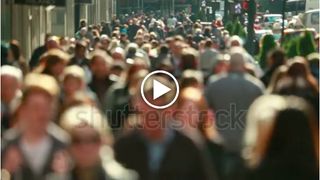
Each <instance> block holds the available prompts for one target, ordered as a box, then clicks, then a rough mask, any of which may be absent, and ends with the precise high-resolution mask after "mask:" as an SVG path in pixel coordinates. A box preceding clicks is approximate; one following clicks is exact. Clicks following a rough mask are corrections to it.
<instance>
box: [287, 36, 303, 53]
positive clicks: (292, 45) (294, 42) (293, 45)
mask: <svg viewBox="0 0 320 180" xmlns="http://www.w3.org/2000/svg"><path fill="white" fill-rule="evenodd" d="M299 40H300V38H299V37H297V38H293V39H291V40H288V41H287V42H286V43H285V45H284V49H285V50H286V54H287V57H288V58H293V57H295V56H298V55H299V52H298V44H299Z"/></svg>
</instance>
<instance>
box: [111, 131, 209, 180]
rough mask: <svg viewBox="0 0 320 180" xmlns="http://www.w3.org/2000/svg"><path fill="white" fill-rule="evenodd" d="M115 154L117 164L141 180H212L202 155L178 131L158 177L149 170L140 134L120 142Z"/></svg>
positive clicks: (145, 149) (120, 139)
mask: <svg viewBox="0 0 320 180" xmlns="http://www.w3.org/2000/svg"><path fill="white" fill-rule="evenodd" d="M114 150H115V158H116V160H118V161H119V162H120V163H121V164H123V166H125V167H126V168H129V169H133V170H135V171H136V172H137V173H138V174H139V177H140V179H141V180H200V179H201V180H206V179H212V178H211V177H210V175H209V174H210V172H209V170H208V169H207V168H208V167H207V166H206V165H205V164H206V163H205V161H204V159H203V158H204V157H203V156H202V154H201V151H200V150H199V149H198V148H197V147H196V146H195V145H194V144H193V142H192V141H191V140H190V139H188V138H187V137H185V136H183V135H182V134H181V133H179V132H178V131H174V137H173V139H172V140H171V142H170V143H169V144H168V145H167V147H166V150H165V152H164V157H163V159H162V161H161V164H160V167H159V170H158V172H156V173H152V171H151V170H149V166H148V163H149V158H148V149H147V144H146V143H145V140H144V137H143V136H142V134H141V133H140V132H139V131H138V130H136V131H133V132H132V133H131V134H128V135H126V136H124V137H121V138H119V140H118V141H117V142H116V143H115V146H114Z"/></svg>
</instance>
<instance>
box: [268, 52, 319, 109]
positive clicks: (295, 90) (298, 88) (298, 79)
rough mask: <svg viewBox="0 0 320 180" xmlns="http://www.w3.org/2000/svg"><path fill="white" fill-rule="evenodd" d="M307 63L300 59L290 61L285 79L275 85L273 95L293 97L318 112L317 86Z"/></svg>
mask: <svg viewBox="0 0 320 180" xmlns="http://www.w3.org/2000/svg"><path fill="white" fill-rule="evenodd" d="M307 63H308V62H307V61H306V60H305V59H304V58H302V57H295V59H293V60H291V63H290V64H289V68H288V71H287V77H286V78H282V79H281V80H280V81H279V82H278V84H277V85H276V88H275V91H274V93H275V94H280V95H295V96H299V97H302V98H304V99H305V100H307V101H308V102H309V103H310V104H311V105H312V106H313V107H314V110H315V111H317V112H318V111H319V86H318V84H317V80H316V79H315V78H314V77H313V76H312V74H311V72H310V69H309V66H308V65H307Z"/></svg>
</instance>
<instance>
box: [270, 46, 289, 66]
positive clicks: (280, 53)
mask: <svg viewBox="0 0 320 180" xmlns="http://www.w3.org/2000/svg"><path fill="white" fill-rule="evenodd" d="M285 63H286V54H285V52H284V50H283V49H274V50H272V51H270V53H269V54H268V64H269V67H278V66H281V65H284V64H285Z"/></svg>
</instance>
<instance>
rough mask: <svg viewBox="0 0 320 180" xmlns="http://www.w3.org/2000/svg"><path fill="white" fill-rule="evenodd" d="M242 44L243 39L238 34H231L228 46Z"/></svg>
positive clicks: (240, 45)
mask: <svg viewBox="0 0 320 180" xmlns="http://www.w3.org/2000/svg"><path fill="white" fill-rule="evenodd" d="M242 46H243V40H242V39H241V38H240V37H239V36H236V35H235V36H231V37H230V39H229V41H228V47H229V48H232V47H242Z"/></svg>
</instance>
